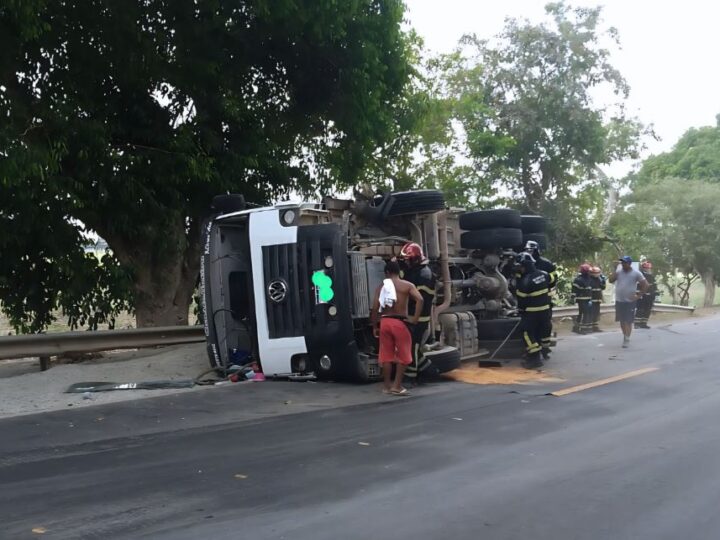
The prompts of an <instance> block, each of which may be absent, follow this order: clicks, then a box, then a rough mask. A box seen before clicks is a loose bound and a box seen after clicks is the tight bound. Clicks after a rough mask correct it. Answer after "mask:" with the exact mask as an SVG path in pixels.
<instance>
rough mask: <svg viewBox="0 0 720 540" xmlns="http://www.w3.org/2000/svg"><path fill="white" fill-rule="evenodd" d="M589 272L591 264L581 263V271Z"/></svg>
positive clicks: (583, 272)
mask: <svg viewBox="0 0 720 540" xmlns="http://www.w3.org/2000/svg"><path fill="white" fill-rule="evenodd" d="M588 272H590V265H589V264H587V263H584V264H581V265H580V273H581V274H587V273H588Z"/></svg>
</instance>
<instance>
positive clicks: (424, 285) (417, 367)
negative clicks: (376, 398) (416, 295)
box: [399, 242, 435, 382]
mask: <svg viewBox="0 0 720 540" xmlns="http://www.w3.org/2000/svg"><path fill="white" fill-rule="evenodd" d="M399 258H400V260H401V261H402V262H404V263H405V265H404V266H405V272H404V274H403V275H402V278H403V279H404V280H406V281H409V282H410V283H412V284H413V285H415V287H416V288H417V290H418V291H419V292H420V294H421V295H422V297H423V306H422V311H421V313H420V318H419V319H418V322H417V324H416V325H414V326H413V327H412V328H411V331H410V332H411V334H412V357H413V358H412V362H411V363H410V365H409V366H408V367H407V370H406V371H405V377H407V378H408V379H411V380H412V381H414V382H418V381H419V380H420V378H421V377H422V375H423V374H427V373H431V372H432V371H433V370H432V369H431V366H432V363H431V362H430V360H428V359H427V358H426V357H425V355H424V354H423V346H424V345H425V344H426V343H427V342H428V340H429V339H430V338H431V336H430V319H431V315H432V308H433V304H434V302H435V275H434V274H433V271H432V270H431V269H430V267H429V266H428V264H427V261H426V260H425V257H424V255H423V251H422V247H420V245H419V244H416V243H415V242H410V243H408V244H405V245H404V246H403V248H402V250H401V251H400V257H399ZM408 309H409V310H410V311H411V312H412V311H414V310H415V302H414V300H413V299H412V298H410V300H409V304H408Z"/></svg>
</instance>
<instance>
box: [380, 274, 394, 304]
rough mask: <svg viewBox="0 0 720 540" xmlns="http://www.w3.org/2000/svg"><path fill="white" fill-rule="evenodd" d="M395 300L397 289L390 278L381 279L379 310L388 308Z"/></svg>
mask: <svg viewBox="0 0 720 540" xmlns="http://www.w3.org/2000/svg"><path fill="white" fill-rule="evenodd" d="M395 302H397V291H395V284H394V283H393V280H392V279H385V280H383V286H382V289H380V310H381V311H382V310H383V309H384V308H390V307H393V306H394V305H395Z"/></svg>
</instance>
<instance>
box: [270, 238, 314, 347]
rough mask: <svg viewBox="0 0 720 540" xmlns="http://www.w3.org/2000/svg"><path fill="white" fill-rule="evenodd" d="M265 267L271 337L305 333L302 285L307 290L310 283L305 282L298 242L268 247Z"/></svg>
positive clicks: (295, 335) (293, 335)
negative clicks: (299, 261) (302, 277)
mask: <svg viewBox="0 0 720 540" xmlns="http://www.w3.org/2000/svg"><path fill="white" fill-rule="evenodd" d="M263 270H264V274H265V303H266V305H267V320H268V330H269V334H270V336H269V337H270V339H276V338H284V337H297V336H302V335H303V333H304V332H303V324H304V320H305V317H304V313H303V305H304V302H303V301H302V300H301V293H302V290H301V288H302V289H304V290H305V291H307V284H306V283H301V282H302V281H305V280H303V279H301V278H300V275H299V271H300V268H299V266H298V246H297V244H279V245H274V246H264V247H263Z"/></svg>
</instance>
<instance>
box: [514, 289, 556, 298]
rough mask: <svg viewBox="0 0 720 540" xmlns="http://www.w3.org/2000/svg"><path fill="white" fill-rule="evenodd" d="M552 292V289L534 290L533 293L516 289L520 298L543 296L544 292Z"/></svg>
mask: <svg viewBox="0 0 720 540" xmlns="http://www.w3.org/2000/svg"><path fill="white" fill-rule="evenodd" d="M549 292H550V289H540V290H539V291H533V292H531V293H524V292H522V291H516V294H517V295H518V296H519V297H520V298H529V297H532V296H542V295H543V294H548V293H549Z"/></svg>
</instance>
